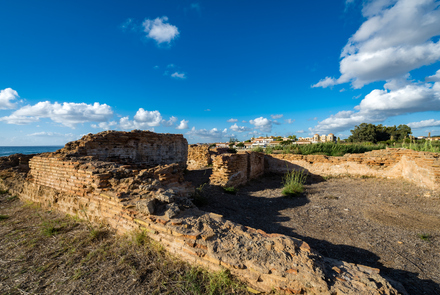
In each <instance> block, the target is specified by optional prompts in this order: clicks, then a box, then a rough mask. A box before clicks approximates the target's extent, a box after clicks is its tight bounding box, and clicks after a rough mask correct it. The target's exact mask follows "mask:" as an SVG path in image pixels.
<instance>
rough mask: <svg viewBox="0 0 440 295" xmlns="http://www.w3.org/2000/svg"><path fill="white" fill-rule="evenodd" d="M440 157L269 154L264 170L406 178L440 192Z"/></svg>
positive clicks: (399, 152) (403, 152)
mask: <svg viewBox="0 0 440 295" xmlns="http://www.w3.org/2000/svg"><path fill="white" fill-rule="evenodd" d="M439 157H440V155H439V154H438V153H430V152H417V151H413V150H409V149H394V148H390V149H383V150H375V151H371V152H367V153H363V154H346V155H344V156H343V157H328V156H323V155H293V154H282V155H266V162H265V171H267V172H278V173H279V172H286V171H288V170H304V169H305V170H307V171H308V172H310V173H312V174H316V175H321V176H337V175H342V176H343V175H355V176H356V175H357V176H361V175H369V176H375V177H388V178H400V177H401V178H404V179H407V180H409V181H411V182H413V183H415V184H417V185H420V186H424V187H428V188H430V189H440V158H439Z"/></svg>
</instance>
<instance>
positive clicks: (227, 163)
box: [209, 152, 264, 187]
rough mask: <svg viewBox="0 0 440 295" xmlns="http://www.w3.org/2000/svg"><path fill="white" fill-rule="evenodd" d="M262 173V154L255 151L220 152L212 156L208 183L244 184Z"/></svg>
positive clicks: (223, 184)
mask: <svg viewBox="0 0 440 295" xmlns="http://www.w3.org/2000/svg"><path fill="white" fill-rule="evenodd" d="M263 173H264V155H263V154H261V153H256V152H244V153H239V154H221V155H218V156H214V157H213V172H212V174H211V176H210V178H209V179H210V183H211V184H213V185H220V186H224V187H231V186H232V187H237V186H240V185H244V184H246V183H247V182H249V181H250V180H251V179H254V178H257V177H260V176H261V175H263Z"/></svg>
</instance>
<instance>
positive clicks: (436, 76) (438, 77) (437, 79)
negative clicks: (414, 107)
mask: <svg viewBox="0 0 440 295" xmlns="http://www.w3.org/2000/svg"><path fill="white" fill-rule="evenodd" d="M425 81H426V82H440V70H438V71H437V72H436V73H435V74H434V75H432V76H429V77H426V78H425Z"/></svg>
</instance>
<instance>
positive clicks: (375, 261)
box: [201, 173, 440, 294]
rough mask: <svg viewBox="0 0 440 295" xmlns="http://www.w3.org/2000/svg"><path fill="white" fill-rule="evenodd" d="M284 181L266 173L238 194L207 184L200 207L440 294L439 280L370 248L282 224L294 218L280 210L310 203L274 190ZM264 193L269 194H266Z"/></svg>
mask: <svg viewBox="0 0 440 295" xmlns="http://www.w3.org/2000/svg"><path fill="white" fill-rule="evenodd" d="M320 181H324V179H322V177H321V178H320V177H313V175H312V176H311V178H309V179H308V182H309V183H315V182H320ZM281 182H282V175H280V174H273V173H271V174H266V175H265V176H264V177H263V178H260V179H255V180H252V181H251V182H250V183H249V184H247V185H245V186H243V187H241V188H239V191H238V193H237V194H236V195H233V194H227V193H225V192H224V191H223V189H222V188H221V187H218V186H211V185H206V186H205V187H204V189H203V194H204V196H205V197H206V198H207V205H205V206H203V207H201V209H202V210H204V211H209V212H214V213H217V214H221V215H223V216H224V218H225V219H228V220H231V221H233V222H236V223H239V224H242V225H245V226H250V227H253V228H257V229H262V230H264V231H265V232H267V233H281V234H284V235H287V236H291V237H295V238H298V239H301V240H303V241H305V242H307V243H308V244H309V245H310V246H311V247H312V248H313V249H315V250H316V251H318V252H319V253H320V254H322V255H323V256H326V257H329V258H333V259H337V260H344V261H347V262H350V263H356V264H362V265H366V266H370V267H373V268H379V269H380V273H381V274H382V275H383V276H384V277H386V278H387V279H389V280H390V283H391V284H392V285H393V286H394V287H395V288H396V289H398V290H399V284H398V283H397V284H396V283H395V282H399V283H401V284H402V285H403V286H404V288H405V289H406V291H407V293H408V294H440V285H439V284H438V283H436V282H434V281H432V280H424V279H420V278H418V273H414V272H410V271H405V270H400V269H393V268H388V267H385V266H384V265H383V264H382V263H380V257H379V256H378V255H376V254H375V253H373V252H371V251H369V250H366V249H362V248H359V247H353V246H348V245H336V244H332V243H330V242H328V241H325V240H320V239H316V238H312V237H309V236H305V235H301V234H298V233H297V231H296V230H295V228H292V227H285V226H283V225H281V224H280V223H282V222H288V221H289V220H291V218H290V217H288V216H284V215H282V213H281V211H283V210H285V209H286V208H295V207H301V206H304V205H306V204H308V203H309V202H310V200H309V199H308V198H307V196H306V195H305V194H303V195H302V196H301V197H296V198H288V197H284V196H282V195H276V194H275V193H271V192H270V191H271V190H274V189H279V188H281V187H282V184H281ZM278 191H279V190H278ZM258 194H261V195H258ZM264 194H266V195H267V194H269V195H268V196H267V197H264ZM271 194H272V195H271ZM255 195H257V196H255ZM393 281H395V282H393Z"/></svg>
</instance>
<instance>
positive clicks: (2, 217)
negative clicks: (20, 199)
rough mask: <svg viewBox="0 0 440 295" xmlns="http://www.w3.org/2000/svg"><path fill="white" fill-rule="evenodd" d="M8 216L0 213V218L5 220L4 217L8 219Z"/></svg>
mask: <svg viewBox="0 0 440 295" xmlns="http://www.w3.org/2000/svg"><path fill="white" fill-rule="evenodd" d="M8 218H9V216H8V215H2V214H0V220H5V219H8Z"/></svg>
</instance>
